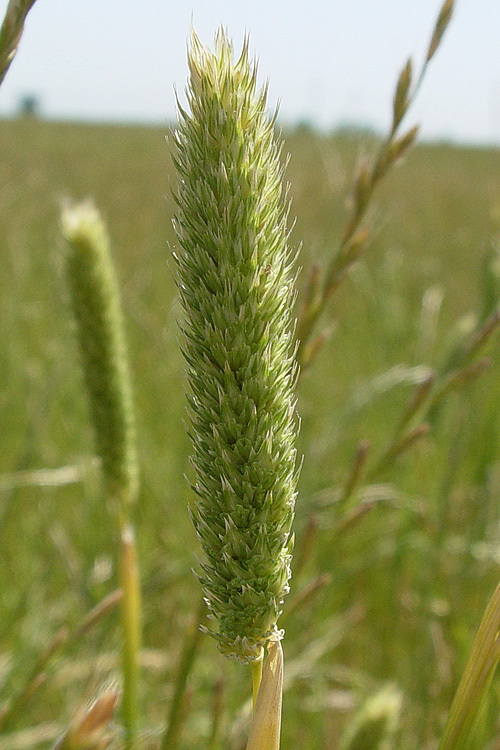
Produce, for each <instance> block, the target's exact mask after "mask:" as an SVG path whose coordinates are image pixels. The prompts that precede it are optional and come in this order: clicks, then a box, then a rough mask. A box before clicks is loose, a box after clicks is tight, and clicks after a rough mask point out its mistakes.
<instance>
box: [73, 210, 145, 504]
mask: <svg viewBox="0 0 500 750" xmlns="http://www.w3.org/2000/svg"><path fill="white" fill-rule="evenodd" d="M61 225H62V231H63V234H64V236H65V238H66V240H67V243H68V248H69V249H68V256H67V272H68V279H69V285H70V292H71V301H72V305H73V310H74V314H75V319H76V323H77V329H78V337H79V341H80V349H81V353H82V360H83V366H84V372H85V380H86V386H87V390H88V394H89V399H90V406H91V412H92V421H93V423H94V428H95V434H96V441H97V450H98V453H99V456H100V457H101V460H102V468H103V476H104V481H105V489H106V492H107V495H108V497H110V498H112V499H114V500H115V501H117V502H118V504H119V506H122V507H124V505H125V504H126V503H128V502H129V501H131V500H133V499H134V498H135V495H136V491H137V457H136V447H135V426H134V415H133V406H132V392H131V385H130V376H129V370H128V364H127V358H126V351H125V339H124V332H123V321H122V314H121V308H120V302H119V293H118V286H117V282H116V278H115V273H114V269H113V265H112V262H111V257H110V252H109V240H108V235H107V232H106V228H105V226H104V223H103V221H102V219H101V217H100V215H99V213H98V211H97V209H96V208H94V207H93V206H92V205H91V204H89V203H81V204H78V205H75V206H72V207H67V208H65V209H64V210H63V213H62V217H61Z"/></svg>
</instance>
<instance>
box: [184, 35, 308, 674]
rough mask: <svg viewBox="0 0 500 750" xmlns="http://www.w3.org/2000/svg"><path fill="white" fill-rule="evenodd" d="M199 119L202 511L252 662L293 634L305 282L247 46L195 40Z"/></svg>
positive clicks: (187, 280)
mask: <svg viewBox="0 0 500 750" xmlns="http://www.w3.org/2000/svg"><path fill="white" fill-rule="evenodd" d="M189 68H190V71H191V76H190V84H189V87H188V92H187V94H188V101H189V109H190V113H188V112H185V111H183V110H181V111H180V124H179V128H178V130H177V132H176V134H175V138H174V140H175V146H176V153H175V160H176V164H177V168H178V172H179V177H180V180H179V190H178V194H177V196H176V200H177V205H178V210H177V216H176V220H175V228H176V232H177V238H178V242H179V246H180V247H179V251H178V253H177V255H176V261H177V265H178V273H179V289H180V296H181V302H182V305H183V308H184V311H185V320H184V324H183V331H184V354H185V358H186V362H187V374H188V380H189V386H190V393H189V397H188V399H189V411H190V417H191V423H192V427H191V439H192V444H193V451H194V454H193V457H192V462H193V465H194V469H195V472H196V480H195V483H194V491H195V493H196V496H197V499H196V502H195V504H194V506H193V508H192V510H191V512H192V518H193V522H194V525H195V528H196V531H197V534H198V537H199V539H200V541H201V544H202V546H203V549H204V552H205V556H206V560H205V562H204V563H203V564H202V566H201V567H202V573H201V575H200V580H201V582H202V584H203V587H204V590H205V595H206V599H207V603H208V605H209V608H210V612H211V616H212V618H213V619H215V620H216V621H217V622H218V632H217V633H214V635H215V637H216V638H217V640H218V644H219V648H220V650H221V651H222V652H223V653H225V654H227V655H229V656H233V657H236V658H238V659H240V660H242V661H251V660H253V659H255V658H257V657H259V656H260V653H261V648H262V646H263V645H264V644H265V643H266V642H267V641H268V640H270V639H276V638H278V637H280V632H279V631H278V629H277V625H276V623H277V620H278V617H279V614H280V611H281V604H282V599H283V596H284V594H285V593H286V592H287V590H288V580H289V577H290V555H291V547H292V537H291V533H290V529H291V525H292V519H293V512H294V500H295V487H296V469H295V458H296V450H295V439H296V432H297V419H296V415H295V399H294V395H293V388H294V385H295V379H296V366H295V364H294V358H293V353H292V349H291V342H292V335H291V309H292V303H293V295H294V292H293V279H292V274H291V269H290V257H289V253H288V249H287V228H286V219H287V209H286V205H285V203H284V196H283V188H282V168H281V165H280V158H279V157H280V149H281V146H280V145H278V144H277V143H276V141H275V138H274V132H273V126H274V122H273V120H272V119H271V120H270V119H269V118H268V116H267V114H266V91H265V90H262V91H259V90H258V89H257V83H256V66H255V63H253V62H252V61H251V60H250V59H249V55H248V49H247V44H246V43H245V45H244V47H243V51H242V53H241V56H240V57H239V59H238V60H237V61H236V62H234V61H233V57H232V49H231V45H230V42H229V41H228V39H227V37H226V35H225V34H224V32H222V31H220V32H219V33H218V35H217V37H216V42H215V52H214V53H211V52H209V51H207V50H206V49H204V48H203V47H202V45H201V44H200V42H199V40H198V38H197V37H196V36H195V35H193V38H192V42H191V49H190V52H189Z"/></svg>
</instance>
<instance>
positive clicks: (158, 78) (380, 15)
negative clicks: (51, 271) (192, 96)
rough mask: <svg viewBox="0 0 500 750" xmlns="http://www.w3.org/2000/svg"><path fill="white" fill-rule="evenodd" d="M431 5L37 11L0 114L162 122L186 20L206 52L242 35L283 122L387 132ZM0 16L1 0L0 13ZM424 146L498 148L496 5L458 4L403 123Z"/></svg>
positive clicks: (72, 5)
mask: <svg viewBox="0 0 500 750" xmlns="http://www.w3.org/2000/svg"><path fill="white" fill-rule="evenodd" d="M440 4H441V0H329V1H328V2H327V1H326V0H317V1H315V0H309V2H304V1H303V0H267V1H266V0H247V1H245V2H240V1H239V0H213V1H210V0H188V2H183V0H135V2H130V1H128V0H37V2H36V4H35V6H34V8H33V10H32V11H31V13H30V16H29V17H28V21H27V25H26V31H25V35H24V37H23V40H22V42H21V48H20V51H19V53H18V56H17V58H16V59H15V61H14V63H13V65H12V68H11V69H10V71H9V73H8V75H7V78H6V80H5V83H4V85H3V87H2V89H1V90H0V115H4V114H8V113H12V112H13V111H15V109H16V107H17V104H18V102H19V100H20V98H21V97H22V96H23V95H24V94H31V93H33V94H35V95H36V96H38V97H39V99H40V101H41V108H42V111H43V113H44V114H45V115H46V116H48V117H54V118H56V117H57V118H61V117H64V118H79V119H80V118H84V119H89V120H98V121H100V120H114V121H121V120H125V121H138V122H154V123H165V122H167V121H169V120H172V118H173V117H174V113H175V104H174V93H173V87H174V85H176V86H177V88H178V89H179V91H180V92H182V91H183V89H184V85H185V79H186V40H187V38H188V35H189V29H190V24H191V19H192V20H193V23H194V26H195V28H196V30H197V32H198V35H199V36H200V37H201V39H202V41H203V42H205V43H210V42H211V41H212V38H213V34H214V31H215V29H216V28H217V27H218V26H219V25H221V24H223V25H224V26H225V27H227V29H228V30H229V33H230V36H231V37H232V38H233V39H234V42H235V47H236V48H237V49H238V48H239V46H240V44H241V41H242V38H243V35H244V33H245V32H246V31H248V32H250V39H251V48H252V50H253V51H254V52H255V53H256V55H257V56H258V58H259V61H260V65H259V70H260V75H261V78H262V79H263V80H264V79H266V78H269V80H270V97H271V103H274V102H276V101H277V100H278V99H279V100H280V102H281V109H280V111H281V117H282V119H283V120H285V121H288V122H290V121H291V122H293V121H297V120H303V119H307V120H311V121H312V122H314V123H316V124H317V125H319V126H321V127H322V128H330V127H334V126H335V125H337V124H338V123H339V122H345V121H349V122H361V123H364V124H371V125H374V126H375V127H377V128H386V127H387V124H388V121H389V118H390V106H391V100H392V94H393V89H394V84H395V80H396V77H397V74H398V72H399V70H400V68H401V67H402V65H403V63H404V62H405V60H406V58H407V56H408V55H410V54H411V55H412V57H413V59H414V62H415V63H418V62H419V61H420V60H421V58H422V55H423V54H424V52H425V49H426V46H427V44H428V41H429V36H430V33H431V30H432V27H433V25H434V21H435V18H436V16H437V13H438V11H439V7H440ZM6 5H7V2H6V0H1V2H0V9H1V10H2V11H3V10H4V9H5V7H6ZM415 121H419V122H421V123H422V125H423V136H424V137H428V138H435V137H449V138H452V139H455V140H460V141H471V142H477V143H485V142H495V143H497V144H500V0H457V8H456V13H455V17H454V19H453V21H452V23H451V26H450V28H449V30H448V33H447V36H446V38H445V40H444V43H443V45H442V48H441V49H440V50H439V52H438V54H437V56H436V58H435V60H434V61H433V64H432V66H431V68H430V69H429V73H428V77H427V80H426V81H425V84H424V87H423V89H422V91H421V93H420V95H419V98H418V101H417V103H416V106H415V108H414V110H413V114H412V116H411V117H410V120H409V123H413V122H415Z"/></svg>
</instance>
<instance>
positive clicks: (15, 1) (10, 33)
mask: <svg viewBox="0 0 500 750" xmlns="http://www.w3.org/2000/svg"><path fill="white" fill-rule="evenodd" d="M34 4H35V0H9V4H8V6H7V11H6V13H5V18H4V20H3V23H2V26H1V28H0V85H1V84H2V81H3V79H4V78H5V75H6V73H7V71H8V69H9V67H10V64H11V62H12V60H13V59H14V57H15V54H16V52H17V48H18V46H19V42H20V40H21V36H22V33H23V29H24V21H25V19H26V16H27V15H28V12H29V11H30V9H31V8H32V7H33V5H34Z"/></svg>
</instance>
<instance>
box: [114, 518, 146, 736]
mask: <svg viewBox="0 0 500 750" xmlns="http://www.w3.org/2000/svg"><path fill="white" fill-rule="evenodd" d="M119 575H120V586H121V589H122V591H123V599H122V607H121V615H122V628H123V646H122V672H123V697H122V719H123V726H124V730H125V745H126V748H127V750H132V749H133V748H134V747H135V738H136V734H137V725H138V718H139V701H138V693H139V655H140V650H141V592H140V582H139V569H138V565H137V550H136V546H135V536H134V530H133V528H132V526H131V524H130V523H128V522H123V521H122V523H121V532H120V567H119Z"/></svg>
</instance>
